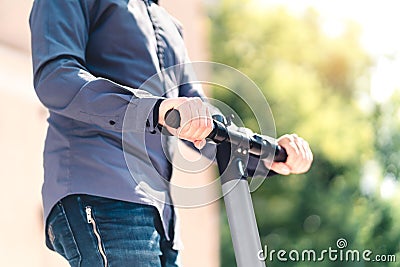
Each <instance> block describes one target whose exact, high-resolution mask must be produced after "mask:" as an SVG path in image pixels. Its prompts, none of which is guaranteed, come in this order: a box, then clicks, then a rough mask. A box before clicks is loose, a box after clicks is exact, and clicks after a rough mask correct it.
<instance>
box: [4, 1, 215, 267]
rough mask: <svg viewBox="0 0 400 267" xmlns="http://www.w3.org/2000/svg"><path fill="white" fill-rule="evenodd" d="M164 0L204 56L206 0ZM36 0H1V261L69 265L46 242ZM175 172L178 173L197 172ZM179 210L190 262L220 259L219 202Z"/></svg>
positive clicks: (196, 53)
mask: <svg viewBox="0 0 400 267" xmlns="http://www.w3.org/2000/svg"><path fill="white" fill-rule="evenodd" d="M161 4H162V5H165V7H166V8H167V9H168V10H170V12H171V13H173V14H174V15H175V16H176V17H177V18H178V19H179V20H180V21H181V22H182V23H183V25H184V27H185V39H186V42H187V44H188V50H189V53H190V55H191V58H192V59H195V60H205V59H206V58H207V47H206V44H207V34H206V31H205V27H204V25H205V24H204V19H205V18H204V13H203V7H202V4H201V1H200V0H192V1H185V0H168V1H167V0H164V1H162V3H161ZM31 5H32V1H29V0H0V137H1V138H0V147H1V152H0V167H1V168H0V178H1V183H2V187H1V189H0V207H1V219H0V259H1V261H2V263H1V265H2V266H30V267H36V266H37V267H39V266H40V267H46V266H48V267H50V266H51V267H56V266H60V267H61V266H64V267H66V266H68V264H67V263H66V262H65V261H64V260H63V259H61V257H60V256H58V255H57V254H55V253H52V252H50V251H49V250H47V249H46V248H45V245H44V234H43V231H44V229H43V222H42V208H41V195H40V190H41V184H42V179H43V178H42V177H43V171H42V150H43V142H44V138H45V131H46V117H47V112H46V110H45V109H44V108H43V107H42V106H41V104H40V103H39V101H38V100H37V98H36V95H35V94H34V90H33V86H32V70H31V58H30V34H29V27H28V16H29V12H30V8H31ZM176 173H177V175H175V177H174V179H176V180H179V179H181V180H182V179H186V180H187V179H192V177H188V176H187V175H182V173H179V172H176ZM197 175H198V176H204V175H205V174H197ZM208 177H210V178H209V179H212V177H211V175H210V174H208ZM194 180H196V179H194ZM180 214H181V218H182V234H183V240H184V243H185V250H184V251H183V254H182V258H183V263H184V265H185V266H208V267H213V266H219V234H218V227H219V219H218V206H217V205H216V204H213V205H208V206H206V207H203V208H198V209H182V210H180Z"/></svg>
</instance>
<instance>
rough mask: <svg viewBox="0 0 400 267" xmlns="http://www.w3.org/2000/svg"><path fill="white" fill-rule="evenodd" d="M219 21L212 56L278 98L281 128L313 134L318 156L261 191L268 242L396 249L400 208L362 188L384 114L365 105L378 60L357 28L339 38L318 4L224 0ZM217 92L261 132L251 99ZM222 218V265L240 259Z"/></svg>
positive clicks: (275, 106)
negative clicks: (292, 10)
mask: <svg viewBox="0 0 400 267" xmlns="http://www.w3.org/2000/svg"><path fill="white" fill-rule="evenodd" d="M210 20H211V25H212V27H210V31H211V51H212V60H213V61H216V62H221V63H224V64H227V65H229V66H232V67H234V68H236V69H238V70H240V71H242V72H243V73H245V74H246V75H248V76H249V77H250V78H251V79H252V80H253V81H254V82H255V83H256V84H257V85H258V86H259V87H260V88H261V89H262V90H263V93H264V95H265V96H266V98H267V100H268V101H269V104H270V106H271V109H272V111H273V114H274V116H275V121H276V127H277V132H278V133H279V134H282V133H291V132H296V133H298V134H299V135H301V136H303V137H304V138H305V139H306V140H308V141H309V143H310V145H311V147H312V149H313V152H314V156H315V161H314V164H313V167H312V169H311V170H310V172H309V173H307V174H305V175H297V176H290V177H280V176H276V177H273V178H271V179H268V180H267V181H266V182H265V183H264V184H263V185H262V187H260V188H259V189H258V190H257V191H256V192H255V193H253V195H252V197H253V202H254V206H255V211H256V216H257V220H258V225H259V230H260V235H261V239H262V244H263V245H264V244H267V245H268V247H269V248H271V249H276V250H279V249H286V250H291V249H298V250H302V249H315V250H316V251H322V250H323V249H328V247H332V248H336V241H337V240H338V239H340V238H345V239H346V241H347V242H348V247H347V249H358V250H364V249H370V250H372V251H373V252H374V253H375V254H378V253H379V254H394V253H396V251H398V245H399V243H398V241H399V239H400V233H399V231H396V230H398V228H397V226H395V223H394V222H395V221H394V216H396V213H395V212H394V209H393V207H392V206H391V205H390V204H388V203H387V202H384V201H382V200H381V199H380V198H379V196H378V195H377V194H370V195H366V194H364V193H363V192H362V191H361V190H360V182H361V179H362V175H363V173H365V172H364V170H365V168H364V166H365V164H366V162H368V161H369V160H371V159H373V158H374V157H375V148H376V147H375V146H374V143H375V140H377V138H376V133H375V132H374V129H373V125H372V124H371V119H374V118H371V117H370V116H369V115H368V114H365V113H364V112H363V111H362V110H361V109H360V107H359V105H358V102H357V95H358V93H359V92H361V91H365V90H367V89H368V88H367V87H366V86H365V84H362V83H360V82H359V80H360V77H368V70H369V67H370V66H371V63H372V61H371V59H370V57H369V56H368V54H367V53H366V52H365V51H363V49H362V48H361V46H360V44H359V41H358V40H359V29H358V27H357V25H355V24H352V23H349V25H348V27H347V30H346V31H345V32H344V33H343V34H342V35H341V36H339V37H337V38H329V37H328V36H326V35H325V34H324V32H323V31H322V29H321V27H320V23H319V16H318V14H317V13H316V12H315V11H314V10H311V9H310V10H309V11H308V12H306V13H305V14H304V15H303V16H293V15H291V14H289V13H288V12H287V11H286V10H285V9H282V8H277V9H271V10H266V9H262V8H260V7H257V6H255V2H254V1H251V0H246V1H243V0H242V1H238V0H221V1H219V2H218V3H217V4H214V5H213V6H212V8H211V9H210ZM213 74H214V75H219V73H218V72H213ZM213 94H214V95H213V96H214V97H215V98H217V99H220V100H222V101H223V102H225V103H229V105H230V106H231V107H232V108H233V109H234V110H235V111H236V112H237V113H238V114H240V115H241V119H242V120H243V121H244V122H245V124H246V125H247V126H250V128H253V130H255V131H257V128H256V126H255V125H256V124H255V122H254V117H253V116H252V114H251V113H250V112H247V110H246V112H242V110H244V107H243V103H241V102H240V101H235V99H234V96H232V95H227V94H226V92H223V91H220V90H217V89H216V90H214V93H213ZM237 103H238V104H237ZM375 119H376V118H375ZM397 162H398V161H397ZM222 216H225V214H224V211H223V209H222ZM397 216H398V212H397ZM222 222H223V225H222V231H221V233H222V234H221V235H222V237H221V240H222V243H221V258H222V266H235V261H234V255H233V249H232V244H231V241H230V234H229V229H228V226H227V221H226V219H225V220H222ZM368 264H370V263H365V262H343V261H342V262H340V261H336V262H330V261H329V260H328V259H327V258H325V260H324V261H322V262H317V263H312V262H311V263H310V262H297V263H296V266H322V267H324V266H373V265H372V264H371V265H368ZM270 266H292V265H291V264H288V263H285V262H279V261H274V262H273V263H272V264H271V265H270ZM376 266H391V265H390V264H387V265H385V263H380V264H378V265H376Z"/></svg>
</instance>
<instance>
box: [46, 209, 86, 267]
mask: <svg viewBox="0 0 400 267" xmlns="http://www.w3.org/2000/svg"><path fill="white" fill-rule="evenodd" d="M46 235H47V239H48V242H47V244H48V246H49V248H50V249H51V250H54V251H55V252H57V253H59V254H60V255H61V256H63V257H64V258H65V259H66V260H68V261H69V263H70V264H71V266H79V265H80V260H81V255H80V253H79V249H78V245H77V243H76V241H75V238H74V235H73V233H72V230H71V227H70V223H69V221H68V218H67V216H66V214H65V210H64V207H63V205H62V204H61V203H58V204H57V205H56V206H54V208H53V210H52V211H51V213H50V215H49V217H48V220H47V227H46Z"/></svg>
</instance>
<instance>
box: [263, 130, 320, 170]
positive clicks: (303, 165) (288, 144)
mask: <svg viewBox="0 0 400 267" xmlns="http://www.w3.org/2000/svg"><path fill="white" fill-rule="evenodd" d="M278 144H279V145H280V146H281V147H283V148H285V149H286V153H287V155H288V157H287V160H286V162H273V163H272V165H271V167H270V169H271V170H273V171H275V172H276V173H279V174H283V175H289V174H300V173H305V172H307V171H308V170H309V169H310V167H311V163H312V162H313V154H312V152H311V149H310V146H309V145H308V143H307V141H305V140H304V139H303V138H301V137H299V136H297V135H296V134H285V135H283V136H281V137H280V138H278Z"/></svg>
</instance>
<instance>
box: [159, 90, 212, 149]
mask: <svg viewBox="0 0 400 267" xmlns="http://www.w3.org/2000/svg"><path fill="white" fill-rule="evenodd" d="M164 102H166V103H164ZM163 104H164V105H163ZM167 107H168V108H169V109H171V108H174V109H176V110H178V111H179V113H180V116H181V125H180V127H179V128H178V129H176V130H175V129H171V128H170V127H168V126H167V128H168V130H169V131H170V132H171V133H172V134H174V135H176V136H178V137H179V138H181V139H185V140H188V141H191V142H193V143H194V145H195V146H196V147H197V148H199V149H200V148H202V147H203V146H204V145H205V143H206V141H205V139H206V137H207V136H208V135H209V134H210V132H211V131H212V127H213V123H212V118H211V114H210V111H209V108H208V107H207V104H206V103H204V102H203V101H202V100H201V99H200V98H198V97H194V98H184V97H180V98H171V99H166V100H164V101H163V102H162V103H161V105H160V112H159V113H160V116H163V115H162V112H164V111H165V109H166V108H167ZM161 120H162V118H161ZM164 126H165V125H164Z"/></svg>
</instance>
